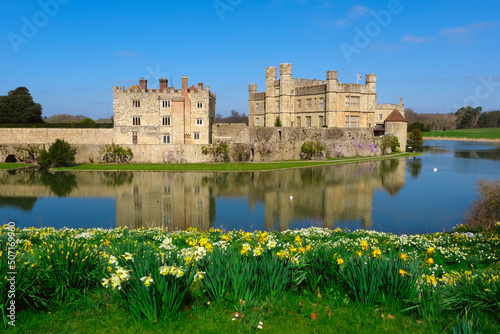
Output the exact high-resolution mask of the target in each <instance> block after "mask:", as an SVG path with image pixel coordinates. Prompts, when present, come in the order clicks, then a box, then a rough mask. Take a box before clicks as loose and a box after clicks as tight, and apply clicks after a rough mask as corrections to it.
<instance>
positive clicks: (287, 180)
mask: <svg viewBox="0 0 500 334" xmlns="http://www.w3.org/2000/svg"><path fill="white" fill-rule="evenodd" d="M424 152H425V155H423V156H419V157H415V158H406V159H405V158H394V159H388V160H380V161H372V162H362V163H349V164H343V165H332V166H325V167H310V168H300V169H292V170H282V171H269V172H267V171H266V172H264V171H258V172H257V171H255V172H234V173H227V172H206V173H187V172H185V173H176V172H56V173H42V172H28V171H16V172H7V171H0V184H1V188H0V189H1V190H0V219H1V222H2V223H6V222H8V221H14V222H16V225H17V227H31V226H34V227H42V226H52V227H55V228H62V227H68V228H94V227H102V228H114V227H121V226H128V227H133V228H137V227H166V228H168V229H170V230H172V229H173V230H177V229H178V230H182V229H187V228H188V227H196V228H199V229H208V228H210V227H215V228H222V229H225V230H232V229H243V230H256V229H257V230H268V231H272V230H278V231H282V230H286V229H294V228H302V227H309V226H319V227H327V228H336V227H341V228H348V229H350V230H354V229H358V228H365V229H374V230H377V231H383V232H392V233H397V234H403V233H405V234H410V233H433V232H437V231H443V230H451V229H452V228H453V227H454V226H456V225H457V224H459V223H460V222H461V221H462V219H463V213H464V210H465V209H466V208H467V207H468V206H469V205H470V204H471V202H472V201H473V200H474V198H475V196H476V192H475V187H476V186H475V182H476V181H478V180H480V179H482V178H489V179H497V178H499V176H500V172H499V171H500V145H498V144H490V143H476V142H460V141H427V142H426V144H425V147H424ZM434 168H437V170H436V171H434Z"/></svg>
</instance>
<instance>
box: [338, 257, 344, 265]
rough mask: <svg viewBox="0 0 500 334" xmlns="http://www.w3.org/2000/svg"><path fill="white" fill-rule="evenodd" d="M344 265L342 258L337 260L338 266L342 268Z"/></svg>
mask: <svg viewBox="0 0 500 334" xmlns="http://www.w3.org/2000/svg"><path fill="white" fill-rule="evenodd" d="M342 263H344V259H342V258H341V257H339V258H338V259H337V264H338V265H339V266H340V265H341V264H342Z"/></svg>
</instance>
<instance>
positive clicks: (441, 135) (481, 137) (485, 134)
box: [422, 128, 500, 142]
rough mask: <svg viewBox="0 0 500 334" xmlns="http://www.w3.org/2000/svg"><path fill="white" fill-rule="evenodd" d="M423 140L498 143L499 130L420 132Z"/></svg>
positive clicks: (499, 138)
mask: <svg viewBox="0 0 500 334" xmlns="http://www.w3.org/2000/svg"><path fill="white" fill-rule="evenodd" d="M422 135H423V137H424V140H465V141H479V142H500V128H485V129H458V130H447V131H429V132H422Z"/></svg>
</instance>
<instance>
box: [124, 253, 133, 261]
mask: <svg viewBox="0 0 500 334" xmlns="http://www.w3.org/2000/svg"><path fill="white" fill-rule="evenodd" d="M122 256H123V258H124V259H125V260H126V261H128V260H132V262H134V258H133V257H132V254H130V253H129V252H125V254H123V255H122Z"/></svg>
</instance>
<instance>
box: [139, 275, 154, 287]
mask: <svg viewBox="0 0 500 334" xmlns="http://www.w3.org/2000/svg"><path fill="white" fill-rule="evenodd" d="M141 282H143V283H144V285H145V286H146V287H149V286H150V285H151V283H152V284H154V283H155V282H154V281H153V278H151V274H149V276H144V277H142V278H141Z"/></svg>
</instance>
